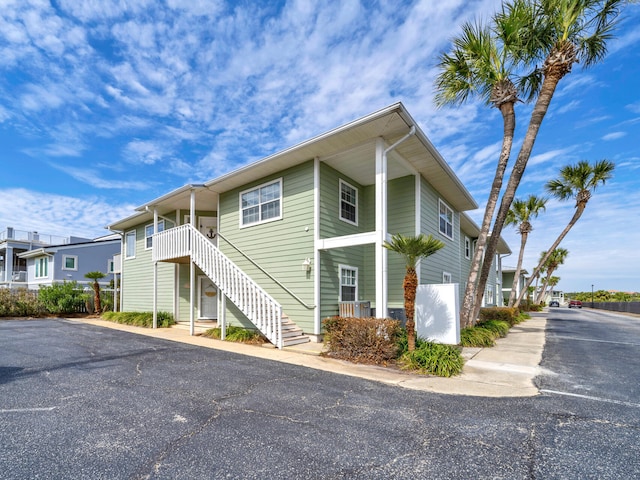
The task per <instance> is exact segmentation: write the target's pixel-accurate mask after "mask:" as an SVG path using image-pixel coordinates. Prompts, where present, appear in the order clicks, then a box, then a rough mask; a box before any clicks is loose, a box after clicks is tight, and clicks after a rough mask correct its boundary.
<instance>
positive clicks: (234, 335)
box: [202, 325, 269, 345]
mask: <svg viewBox="0 0 640 480" xmlns="http://www.w3.org/2000/svg"><path fill="white" fill-rule="evenodd" d="M202 335H203V336H204V337H210V338H215V339H216V340H220V339H221V338H222V328H221V327H215V328H210V329H208V330H207V331H205V332H204V333H203V334H202ZM225 340H226V341H228V342H238V343H248V344H252V345H257V344H263V343H267V342H268V341H269V340H268V339H267V337H265V336H264V335H263V334H262V333H260V332H259V331H258V330H253V329H250V328H243V327H236V326H235V325H227V328H226V332H225Z"/></svg>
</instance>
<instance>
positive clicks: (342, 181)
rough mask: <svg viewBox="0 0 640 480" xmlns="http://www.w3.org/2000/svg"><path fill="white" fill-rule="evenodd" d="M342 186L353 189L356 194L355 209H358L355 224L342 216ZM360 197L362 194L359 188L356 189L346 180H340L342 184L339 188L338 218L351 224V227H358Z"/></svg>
mask: <svg viewBox="0 0 640 480" xmlns="http://www.w3.org/2000/svg"><path fill="white" fill-rule="evenodd" d="M342 185H346V186H347V187H349V188H353V190H354V191H355V192H356V203H355V205H354V206H355V208H356V220H355V222H354V221H353V220H351V219H349V218H344V217H343V216H342V202H343V200H342ZM359 196H360V192H359V191H358V188H357V187H354V186H353V185H351V184H350V183H349V182H345V181H344V180H342V179H340V183H339V187H338V218H339V219H340V220H342V221H343V222H346V223H349V224H351V225H355V226H356V227H357V226H358V197H359ZM347 203H348V202H347ZM350 205H351V204H350Z"/></svg>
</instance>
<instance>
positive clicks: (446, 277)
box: [442, 272, 453, 283]
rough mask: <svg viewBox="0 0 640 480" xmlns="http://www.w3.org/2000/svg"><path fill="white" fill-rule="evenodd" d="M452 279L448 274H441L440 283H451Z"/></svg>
mask: <svg viewBox="0 0 640 480" xmlns="http://www.w3.org/2000/svg"><path fill="white" fill-rule="evenodd" d="M452 282H453V277H452V275H451V274H450V273H449V272H442V283H452Z"/></svg>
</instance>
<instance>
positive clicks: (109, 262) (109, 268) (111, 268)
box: [107, 258, 116, 275]
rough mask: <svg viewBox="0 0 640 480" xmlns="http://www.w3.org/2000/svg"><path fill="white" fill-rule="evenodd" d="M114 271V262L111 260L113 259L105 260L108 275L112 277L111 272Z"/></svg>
mask: <svg viewBox="0 0 640 480" xmlns="http://www.w3.org/2000/svg"><path fill="white" fill-rule="evenodd" d="M115 269H116V262H115V261H114V260H113V258H110V259H109V260H107V273H108V274H109V275H113V271H114V270H115Z"/></svg>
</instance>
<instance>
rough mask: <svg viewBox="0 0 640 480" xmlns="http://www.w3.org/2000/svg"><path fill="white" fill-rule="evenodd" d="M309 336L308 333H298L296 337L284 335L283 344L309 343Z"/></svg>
mask: <svg viewBox="0 0 640 480" xmlns="http://www.w3.org/2000/svg"><path fill="white" fill-rule="evenodd" d="M308 342H309V337H307V336H306V335H298V336H296V337H287V338H285V337H282V346H283V347H291V346H292V345H300V344H301V343H308Z"/></svg>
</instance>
